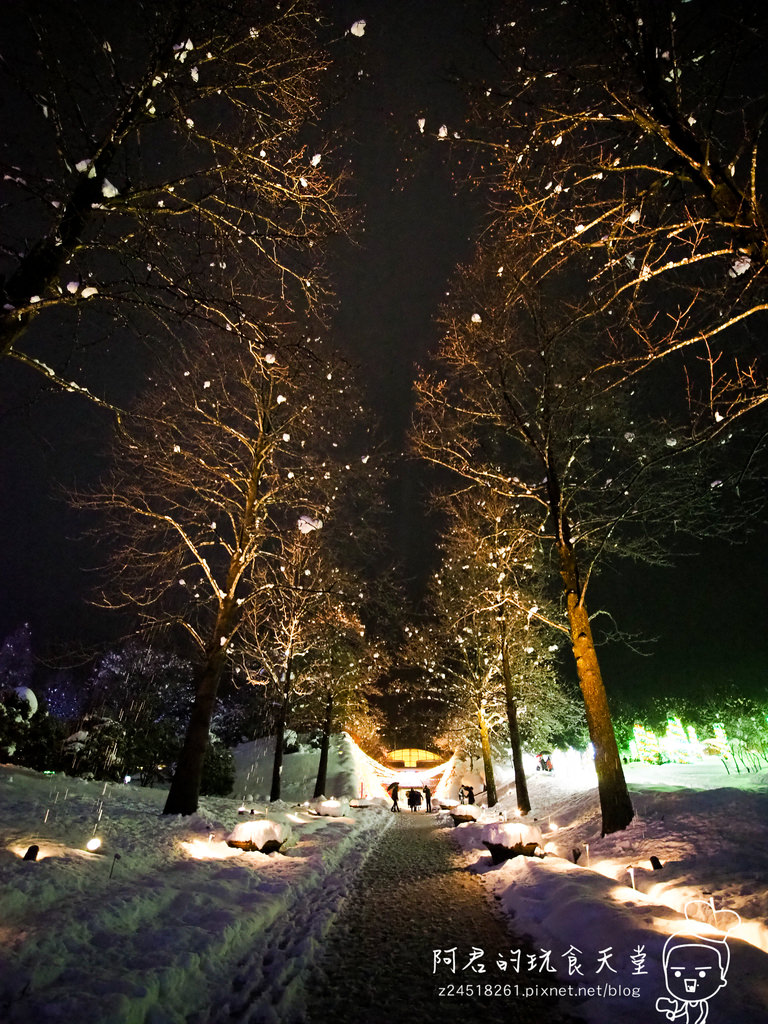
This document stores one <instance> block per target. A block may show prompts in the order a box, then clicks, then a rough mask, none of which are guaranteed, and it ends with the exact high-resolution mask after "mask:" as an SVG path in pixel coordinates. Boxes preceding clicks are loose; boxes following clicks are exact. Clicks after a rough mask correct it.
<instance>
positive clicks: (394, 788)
mask: <svg viewBox="0 0 768 1024" xmlns="http://www.w3.org/2000/svg"><path fill="white" fill-rule="evenodd" d="M399 793H400V787H399V786H398V784H397V783H396V782H393V783H392V788H391V789H390V791H389V795H390V796H391V797H392V810H393V811H399V810H400V804H399V803H398V802H397V798H398V795H399Z"/></svg>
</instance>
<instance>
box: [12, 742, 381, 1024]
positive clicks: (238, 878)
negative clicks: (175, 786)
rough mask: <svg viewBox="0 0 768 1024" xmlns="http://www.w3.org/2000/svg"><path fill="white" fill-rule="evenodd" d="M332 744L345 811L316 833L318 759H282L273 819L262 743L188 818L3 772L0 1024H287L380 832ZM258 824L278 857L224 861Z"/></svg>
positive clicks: (68, 782) (133, 793) (155, 798)
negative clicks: (243, 832)
mask: <svg viewBox="0 0 768 1024" xmlns="http://www.w3.org/2000/svg"><path fill="white" fill-rule="evenodd" d="M335 739H336V742H335V743H334V745H333V748H332V751H331V757H330V764H329V773H328V796H329V798H331V797H336V798H338V799H337V800H336V801H334V802H332V803H331V804H330V806H326V807H320V808H319V809H320V810H321V811H323V812H324V813H323V814H321V815H319V816H316V815H315V814H313V813H311V810H314V808H310V807H307V806H304V801H306V800H308V799H310V798H311V796H312V793H313V791H314V783H315V773H316V771H317V762H318V752H317V751H316V750H314V751H306V752H302V753H298V754H291V755H287V756H286V758H285V767H284V770H283V775H282V792H283V796H284V798H285V799H284V800H283V801H280V802H279V803H275V804H271V805H268V804H267V802H266V799H265V797H264V793H265V792H268V791H269V780H270V779H271V763H270V761H271V756H272V744H271V743H269V742H267V741H259V742H257V743H256V744H249V745H246V746H244V747H241V748H239V749H238V751H237V758H236V760H237V766H238V773H237V784H236V787H235V793H234V796H233V797H232V798H229V799H223V798H210V797H205V798H203V799H201V802H200V808H199V812H198V813H197V814H195V815H193V816H191V817H187V818H182V817H165V816H163V815H162V813H161V812H162V807H163V803H164V801H165V796H166V793H165V792H164V791H162V790H159V789H140V788H138V787H136V786H135V785H133V784H131V785H118V784H113V783H109V784H105V783H103V782H98V783H97V782H86V781H83V780H81V779H73V778H68V777H66V776H63V775H55V776H48V775H40V774H38V773H36V772H32V771H29V770H27V769H24V768H18V767H15V766H13V765H5V766H1V767H0V1022H2V1024H31V1022H33V1021H34V1022H39V1024H47V1022H53V1021H57V1022H58V1021H62V1022H66V1024H171V1022H182V1021H183V1022H190V1024H191V1022H195V1024H203V1022H207V1021H219V1020H228V1021H229V1020H230V1019H231V1020H232V1021H241V1020H242V1021H251V1020H254V1021H255V1020H258V1021H270V1020H275V1021H278V1020H287V1019H289V1017H290V1015H291V1008H292V1007H293V1005H294V1004H295V1003H296V1001H297V1000H298V999H300V993H299V992H298V986H297V980H298V979H299V977H300V976H301V974H302V971H303V969H304V967H305V965H306V964H307V963H309V962H311V961H312V959H313V958H314V953H315V950H316V948H317V946H318V944H321V943H322V940H323V936H324V934H325V932H326V931H327V929H328V927H329V925H330V922H331V921H332V920H333V917H334V915H335V913H336V911H337V910H338V907H339V905H340V902H341V900H342V899H343V897H344V893H345V891H346V887H347V885H348V883H349V881H350V880H351V879H352V878H353V877H354V875H355V873H356V871H357V869H358V868H359V866H360V864H361V861H362V859H363V858H364V857H365V855H366V853H367V851H368V850H369V849H370V847H371V845H372V844H373V842H374V840H375V835H376V834H377V833H378V831H379V830H380V829H381V828H385V827H387V826H388V825H389V824H390V818H391V815H389V812H388V809H387V804H386V802H385V801H384V800H383V799H381V800H380V802H379V804H378V806H377V805H374V806H368V807H365V808H355V807H350V806H349V803H348V801H349V799H350V798H354V797H359V795H360V787H361V785H362V787H363V790H365V789H366V787H368V786H370V787H371V790H372V791H373V787H375V786H376V780H375V779H374V778H373V777H372V775H371V771H370V762H369V760H368V759H367V758H366V757H365V755H364V754H362V752H361V751H360V750H359V748H357V747H356V746H355V744H354V743H353V742H352V741H351V740H350V739H349V737H348V736H346V735H344V736H341V737H337V738H335ZM379 792H381V791H380V790H379ZM382 796H383V794H382ZM241 807H244V808H245V813H242V812H241ZM251 810H253V811H254V814H251V813H250V811H251ZM239 812H240V813H239ZM326 812H327V813H326ZM385 812H386V813H385ZM265 820H268V821H270V822H273V823H274V824H275V825H276V826H277V827H278V829H279V830H280V832H281V833H282V836H283V837H285V845H284V846H283V848H282V851H281V852H280V853H271V854H263V853H259V852H257V851H254V852H242V851H240V850H239V849H236V848H231V847H229V846H227V844H226V842H225V839H226V838H227V837H228V836H230V835H231V833H232V832H233V830H234V829H235V827H236V826H238V825H243V824H246V825H248V826H250V825H251V824H256V823H259V822H264V821H265ZM269 831H270V832H271V831H272V829H270V830H269ZM94 835H95V836H96V837H98V838H100V839H101V840H102V845H101V848H100V850H99V852H98V853H89V852H87V851H86V849H85V846H86V843H87V841H88V840H89V839H91V838H93V837H94ZM32 844H35V845H37V846H38V847H39V854H38V856H37V859H36V860H35V861H25V860H23V856H24V854H25V853H26V851H27V850H28V849H29V847H30V846H31V845H32Z"/></svg>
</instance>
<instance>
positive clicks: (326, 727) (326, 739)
mask: <svg viewBox="0 0 768 1024" xmlns="http://www.w3.org/2000/svg"><path fill="white" fill-rule="evenodd" d="M332 723H333V695H332V694H330V693H329V694H328V702H327V704H326V705H325V718H324V720H323V739H322V742H321V744H320V764H319V765H318V766H317V782H316V783H315V793H314V795H315V796H325V795H326V793H325V785H326V778H327V775H328V748H329V747H330V745H331V725H332Z"/></svg>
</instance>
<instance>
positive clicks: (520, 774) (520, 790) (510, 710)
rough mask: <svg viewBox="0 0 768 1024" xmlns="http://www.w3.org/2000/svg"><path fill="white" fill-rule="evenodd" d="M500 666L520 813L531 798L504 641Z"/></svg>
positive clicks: (528, 804) (523, 811)
mask: <svg viewBox="0 0 768 1024" xmlns="http://www.w3.org/2000/svg"><path fill="white" fill-rule="evenodd" d="M501 668H502V672H503V674H504V693H505V695H506V699H507V721H508V723H509V745H510V747H511V748H512V764H513V765H514V768H515V794H516V796H517V806H518V808H519V809H520V813H521V814H527V813H528V812H529V811H530V809H531V800H530V797H529V796H528V780H527V779H526V777H525V767H524V765H523V746H522V743H521V742H520V727H519V725H518V722H517V697H516V695H515V688H514V684H513V682H512V672H511V670H510V667H509V653H508V651H507V647H506V641H505V643H504V647H503V650H502V658H501Z"/></svg>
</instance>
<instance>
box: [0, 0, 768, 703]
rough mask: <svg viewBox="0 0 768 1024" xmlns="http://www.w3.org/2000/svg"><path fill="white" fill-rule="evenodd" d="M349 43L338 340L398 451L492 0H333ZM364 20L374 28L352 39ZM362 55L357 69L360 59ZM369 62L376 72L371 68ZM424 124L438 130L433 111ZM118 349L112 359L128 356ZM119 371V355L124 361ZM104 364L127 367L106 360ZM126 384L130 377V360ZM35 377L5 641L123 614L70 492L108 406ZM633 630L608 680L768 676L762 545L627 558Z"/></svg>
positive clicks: (1, 510) (17, 449)
mask: <svg viewBox="0 0 768 1024" xmlns="http://www.w3.org/2000/svg"><path fill="white" fill-rule="evenodd" d="M332 7H333V16H334V18H335V20H336V27H337V30H338V39H337V42H336V43H335V44H334V45H335V46H336V47H337V48H340V49H343V50H344V52H345V53H346V55H347V56H348V57H350V63H349V65H348V66H346V67H344V68H343V70H342V72H341V74H342V76H343V77H344V80H345V81H346V82H347V83H348V85H349V88H348V92H347V94H346V97H345V100H344V104H343V106H340V107H339V109H337V110H336V112H335V114H334V119H335V120H336V122H337V124H336V126H337V127H341V129H342V130H343V131H344V132H345V135H346V137H347V139H348V140H349V151H350V160H351V168H352V171H353V174H354V178H355V181H356V182H357V188H358V190H359V193H360V197H361V199H362V200H364V203H365V208H366V213H365V224H364V231H363V232H362V234H361V235H360V238H359V240H358V244H357V247H356V248H355V249H354V250H350V251H348V252H347V254H346V256H344V255H343V254H342V256H341V257H340V265H339V266H340V269H339V276H338V290H339V310H338V314H337V316H336V318H335V321H334V323H333V325H332V330H333V336H334V338H335V340H336V341H337V342H338V343H339V344H340V345H341V346H342V347H344V348H345V349H346V350H347V351H349V353H350V354H351V355H352V356H353V358H355V359H356V360H359V362H360V363H361V365H362V369H363V377H364V380H365V381H366V384H367V387H368V393H369V397H370V401H371V403H372V405H373V406H374V408H375V409H376V411H377V412H378V413H379V414H380V415H382V416H383V417H384V420H385V423H386V426H387V429H388V432H389V434H390V436H391V438H392V439H393V442H394V443H395V445H396V446H398V447H399V446H402V445H403V443H404V434H405V430H406V428H407V424H408V422H409V418H410V410H411V394H410V385H411V381H412V378H413V367H414V364H415V363H417V362H419V361H420V360H421V359H422V358H423V356H424V355H425V353H426V352H427V350H428V349H429V347H430V345H432V344H434V343H435V342H436V340H437V329H436V327H435V326H434V324H433V319H432V318H433V316H434V314H435V311H436V307H437V305H438V304H439V302H440V300H441V298H442V297H443V296H444V294H445V291H446V288H447V278H448V276H449V275H450V272H451V270H452V268H453V266H454V265H455V264H456V262H458V261H461V260H464V259H466V258H467V256H468V255H469V253H470V245H471V237H472V235H473V234H474V233H475V232H476V230H477V228H478V225H479V223H480V219H479V215H478V211H477V208H476V204H475V203H473V201H472V200H471V199H470V197H469V196H468V195H467V194H466V193H459V194H457V193H456V189H455V186H454V183H453V180H452V171H453V170H454V168H452V167H451V159H452V158H451V155H450V149H449V147H441V146H439V145H438V144H436V143H434V142H433V141H431V140H429V139H428V138H427V136H428V135H431V136H434V134H435V132H436V131H437V128H438V127H439V125H440V124H443V123H447V124H449V125H450V124H457V125H458V124H459V123H460V122H461V120H462V117H463V107H462V99H461V94H460V90H459V87H458V86H456V85H454V84H452V83H451V80H450V77H449V74H448V69H449V68H453V67H458V69H460V70H461V71H463V72H464V73H466V75H468V76H469V75H472V74H474V73H476V72H478V71H481V72H482V71H483V70H484V69H485V68H486V62H487V61H488V59H489V58H488V54H487V52H486V51H485V49H484V47H483V44H482V19H483V13H484V12H487V9H488V4H487V3H486V2H483V0H477V2H473V0H464V2H462V0H451V2H446V0H386V2H385V0H368V2H364V0H359V2H356V0H341V2H339V0H334V3H333V5H332ZM359 19H365V21H366V30H365V34H364V35H363V36H362V37H360V38H356V37H352V36H346V37H344V35H343V34H344V32H346V30H348V28H349V27H350V26H351V25H352V24H353V22H355V21H357V20H359ZM355 65H358V67H357V68H356V67H355ZM356 71H360V72H362V73H361V74H359V75H358V74H356ZM419 117H424V118H425V119H426V134H425V136H424V137H422V136H421V135H420V133H419V131H418V127H417V119H418V118H419ZM114 355H115V354H114V352H113V353H112V356H113V357H114ZM110 365H112V364H110ZM104 372H105V373H107V372H113V371H111V370H110V369H109V368H108V367H107V368H105V369H104ZM119 373H123V374H124V376H125V378H126V379H130V377H131V374H130V373H129V372H127V368H126V367H120V368H119ZM32 384H33V382H30V381H29V374H28V373H27V372H26V371H25V370H23V368H19V367H16V366H8V365H6V366H2V367H0V395H2V405H1V406H0V410H1V411H2V419H0V429H2V451H1V452H0V480H1V481H2V487H3V500H2V506H1V507H0V638H2V636H4V635H5V634H6V633H8V632H10V631H11V630H13V629H14V628H15V627H16V626H18V625H19V624H20V623H22V622H24V621H29V622H30V623H31V624H32V629H33V642H34V644H35V647H36V648H37V649H40V648H44V647H45V646H46V645H47V644H49V643H52V642H56V643H70V642H73V641H74V642H78V641H80V640H83V641H85V642H91V641H99V640H103V639H105V638H107V637H109V636H111V635H113V634H114V632H115V623H114V620H113V619H112V618H111V617H110V616H109V615H108V614H107V613H106V612H100V611H97V610H94V609H92V608H88V606H87V605H86V604H85V595H86V594H87V592H88V589H89V587H90V586H91V585H92V583H95V582H96V577H94V576H93V575H92V574H89V573H88V572H86V571H85V569H86V568H89V567H90V568H93V567H94V564H95V558H94V555H93V550H92V546H91V544H90V543H89V542H88V540H87V539H86V538H84V537H83V529H84V521H83V520H82V519H81V518H80V517H79V516H78V515H76V514H75V513H74V512H72V511H71V510H70V509H69V508H68V507H67V505H66V503H65V502H64V501H63V500H62V499H61V497H60V494H59V490H60V487H61V485H62V484H63V483H65V482H75V481H77V482H79V483H87V482H88V481H89V480H90V479H92V478H93V476H94V474H95V472H97V470H98V468H99V466H100V465H101V462H100V445H101V443H103V438H104V436H105V433H106V430H107V429H108V426H109V423H108V419H107V415H106V414H105V413H104V412H102V411H99V410H96V409H93V408H90V407H89V406H88V405H87V404H86V403H85V402H83V401H81V400H79V399H77V398H75V397H73V396H71V395H47V396H43V397H42V398H40V399H39V400H38V401H36V402H34V403H28V397H29V395H28V389H29V388H30V387H31V386H32ZM421 477H423V471H422V470H420V469H419V468H418V467H414V466H413V465H410V464H408V463H407V462H404V463H403V468H402V472H401V474H400V476H399V478H398V480H397V481H396V483H395V485H394V491H393V497H394V501H395V506H396V536H395V539H394V540H395V547H396V550H397V553H398V554H399V555H400V557H401V558H402V559H403V561H404V562H405V564H406V567H407V569H408V570H409V571H413V572H414V573H416V574H418V573H421V572H423V570H424V568H425V566H426V565H427V564H428V558H429V552H430V546H429V544H428V543H425V540H424V522H423V517H422V514H421V513H420V512H419V508H418V504H417V500H416V499H417V493H418V484H419V481H420V479H421ZM596 602H597V603H600V604H605V605H606V607H610V608H611V610H612V611H613V612H614V614H615V616H616V619H617V622H618V625H619V626H620V627H621V628H622V629H625V630H627V631H629V632H637V633H643V634H645V635H650V636H656V637H658V640H657V642H656V644H655V645H654V646H653V647H652V648H650V649H651V650H653V651H654V652H655V653H654V654H653V655H652V656H651V657H646V658H640V657H639V656H637V655H634V654H630V653H628V652H627V651H626V650H625V649H622V648H620V647H617V646H611V647H606V648H604V649H603V652H602V657H603V665H604V670H605V675H606V683H607V685H608V688H609V692H610V691H613V690H618V691H626V692H631V691H632V690H633V689H641V690H648V689H649V688H653V689H658V690H659V691H668V690H675V689H680V688H684V689H690V690H691V691H692V692H695V691H696V689H697V687H699V686H700V685H702V684H703V683H707V684H708V685H716V684H717V683H718V681H720V682H723V681H727V680H728V679H733V680H735V681H736V682H743V683H744V684H745V685H746V686H748V687H749V688H750V689H752V688H755V689H757V688H763V689H764V688H765V685H766V682H765V673H766V667H767V666H768V630H766V628H765V622H766V611H765V610H766V607H767V606H768V572H766V557H765V552H764V544H763V543H762V539H761V538H760V537H759V536H757V537H755V538H754V539H753V540H752V541H751V542H750V544H749V545H747V546H745V547H742V548H732V547H728V546H726V545H724V544H722V543H717V544H711V545H707V546H706V553H705V554H703V555H699V556H696V557H689V558H686V559H685V560H683V561H682V562H681V563H680V564H679V566H678V567H677V568H675V569H674V570H670V569H664V570H661V569H655V570H634V569H633V570H631V571H630V570H627V571H626V572H625V573H623V574H620V575H619V574H614V575H608V576H606V577H605V579H604V580H602V581H598V583H597V584H596V586H595V590H594V595H593V600H592V607H593V609H594V608H595V606H596Z"/></svg>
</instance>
